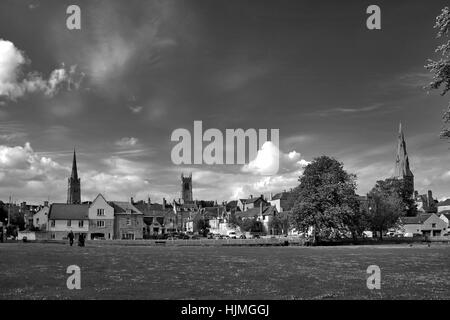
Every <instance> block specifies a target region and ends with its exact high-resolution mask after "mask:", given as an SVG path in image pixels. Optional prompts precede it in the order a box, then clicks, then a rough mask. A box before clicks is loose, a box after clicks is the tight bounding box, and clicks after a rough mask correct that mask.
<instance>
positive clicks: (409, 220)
mask: <svg viewBox="0 0 450 320" xmlns="http://www.w3.org/2000/svg"><path fill="white" fill-rule="evenodd" d="M431 215H432V213H423V214H419V215H417V216H415V217H402V218H400V222H401V223H402V224H422V223H424V222H425V221H426V220H427V219H428V218H429V217H431Z"/></svg>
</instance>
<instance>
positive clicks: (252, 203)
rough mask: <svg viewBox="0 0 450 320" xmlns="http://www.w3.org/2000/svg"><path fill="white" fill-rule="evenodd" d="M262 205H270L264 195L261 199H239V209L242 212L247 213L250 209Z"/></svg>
mask: <svg viewBox="0 0 450 320" xmlns="http://www.w3.org/2000/svg"><path fill="white" fill-rule="evenodd" d="M261 203H262V204H263V206H267V205H269V202H267V201H266V199H264V196H263V195H260V196H259V197H253V195H250V198H248V199H239V202H238V207H239V209H240V211H247V210H249V209H253V208H259V207H260V205H261Z"/></svg>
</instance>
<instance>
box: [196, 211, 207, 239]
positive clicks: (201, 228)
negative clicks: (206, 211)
mask: <svg viewBox="0 0 450 320" xmlns="http://www.w3.org/2000/svg"><path fill="white" fill-rule="evenodd" d="M194 230H196V231H197V232H198V233H199V234H201V235H203V236H206V235H207V234H208V231H209V223H208V221H206V220H205V218H204V217H203V216H202V215H200V214H198V215H197V216H196V217H195V218H194Z"/></svg>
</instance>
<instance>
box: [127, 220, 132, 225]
mask: <svg viewBox="0 0 450 320" xmlns="http://www.w3.org/2000/svg"><path fill="white" fill-rule="evenodd" d="M127 226H131V219H130V218H127Z"/></svg>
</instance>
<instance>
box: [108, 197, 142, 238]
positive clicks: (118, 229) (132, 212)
mask: <svg viewBox="0 0 450 320" xmlns="http://www.w3.org/2000/svg"><path fill="white" fill-rule="evenodd" d="M109 205H110V206H112V207H113V208H114V239H121V240H138V239H143V231H144V220H143V217H144V215H143V213H142V212H141V211H139V210H138V209H137V208H136V207H135V206H134V205H133V204H132V203H131V202H125V201H111V202H109Z"/></svg>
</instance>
